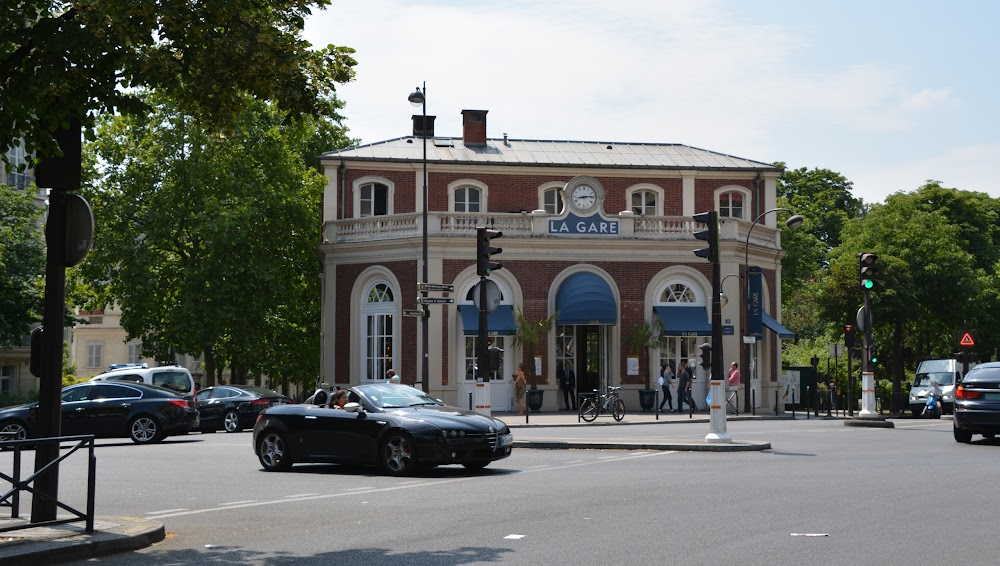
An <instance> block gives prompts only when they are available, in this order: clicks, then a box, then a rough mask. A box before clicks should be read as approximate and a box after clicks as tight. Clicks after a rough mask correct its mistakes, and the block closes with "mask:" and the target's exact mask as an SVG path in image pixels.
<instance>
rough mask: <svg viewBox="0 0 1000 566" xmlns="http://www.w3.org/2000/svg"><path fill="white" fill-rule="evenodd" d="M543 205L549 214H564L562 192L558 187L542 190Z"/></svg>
mask: <svg viewBox="0 0 1000 566" xmlns="http://www.w3.org/2000/svg"><path fill="white" fill-rule="evenodd" d="M542 201H543V204H542V207H543V209H544V210H545V212H547V213H549V214H562V211H563V200H562V193H561V192H560V191H559V189H558V188H551V189H545V190H544V191H543V192H542Z"/></svg>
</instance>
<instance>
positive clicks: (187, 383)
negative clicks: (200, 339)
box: [90, 364, 197, 395]
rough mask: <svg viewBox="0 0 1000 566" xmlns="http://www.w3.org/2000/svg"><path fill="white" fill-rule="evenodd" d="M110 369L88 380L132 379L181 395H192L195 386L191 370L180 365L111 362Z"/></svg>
mask: <svg viewBox="0 0 1000 566" xmlns="http://www.w3.org/2000/svg"><path fill="white" fill-rule="evenodd" d="M111 367H112V368H114V369H110V370H108V371H106V372H104V373H102V374H100V375H95V376H94V377H92V378H90V381H134V382H136V383H146V384H149V385H159V386H160V387H165V388H167V389H172V390H174V391H176V392H178V393H181V394H183V395H194V394H195V391H196V390H197V387H196V386H195V383H194V377H192V376H191V372H189V371H188V370H187V368H185V367H181V366H160V367H155V368H151V367H146V364H112V366H111Z"/></svg>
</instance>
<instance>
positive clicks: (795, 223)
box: [743, 208, 805, 414]
mask: <svg viewBox="0 0 1000 566" xmlns="http://www.w3.org/2000/svg"><path fill="white" fill-rule="evenodd" d="M778 211H784V212H788V213H791V212H792V211H791V210H789V209H787V208H772V209H771V210H765V211H764V212H762V213H760V215H759V216H757V218H754V221H753V224H751V225H750V229H749V230H747V241H746V245H745V246H744V249H745V253H744V256H743V268H744V270H745V272H744V274H743V291H744V293H745V296H744V304H745V305H746V311H745V312H744V313H743V338H744V340H743V341H744V344H743V373H744V374H745V375H746V379H745V381H744V384H743V396H744V398H743V412H745V413H747V414H750V412H751V411H752V410H753V407H752V406H751V403H752V400H751V399H750V378H751V377H752V375H753V372H751V371H750V343H749V342H747V341H746V338H747V334H749V332H750V234H751V233H752V232H753V229H754V228H755V227H756V226H757V223H758V222H760V220H761V218H764V217H765V216H767V215H768V214H770V213H772V212H778ZM804 221H805V218H803V217H802V216H800V215H798V214H792V216H789V217H788V220H786V221H785V226H788V227H789V228H790V229H793V230H794V229H795V228H798V227H799V226H801V225H802V223H803V222H804ZM775 409H777V407H775Z"/></svg>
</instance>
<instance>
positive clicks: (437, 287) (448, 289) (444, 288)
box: [417, 283, 455, 293]
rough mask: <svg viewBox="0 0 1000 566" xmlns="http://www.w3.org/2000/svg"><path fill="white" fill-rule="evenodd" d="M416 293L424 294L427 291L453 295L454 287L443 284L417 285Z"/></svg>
mask: <svg viewBox="0 0 1000 566" xmlns="http://www.w3.org/2000/svg"><path fill="white" fill-rule="evenodd" d="M417 291H420V292H421V293H425V292H428V291H436V292H443V293H454V292H455V286H454V285H445V284H444V283H417Z"/></svg>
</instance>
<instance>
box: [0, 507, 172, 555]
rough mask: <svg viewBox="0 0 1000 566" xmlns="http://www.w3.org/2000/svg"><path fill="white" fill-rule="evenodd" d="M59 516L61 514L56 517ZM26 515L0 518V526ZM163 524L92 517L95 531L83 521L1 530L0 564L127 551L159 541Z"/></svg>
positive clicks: (24, 520)
mask: <svg viewBox="0 0 1000 566" xmlns="http://www.w3.org/2000/svg"><path fill="white" fill-rule="evenodd" d="M59 518H60V519H62V518H63V517H59ZM28 523H29V520H28V518H20V519H10V518H7V519H0V528H5V527H11V526H15V525H22V524H28ZM165 536H166V531H164V529H163V524H162V523H160V522H157V521H150V520H147V519H138V518H135V517H95V518H94V532H92V533H89V534H88V533H87V532H86V531H85V530H84V524H83V522H79V523H69V524H65V525H56V526H53V527H32V528H29V529H22V530H18V531H8V532H4V533H0V564H4V565H5V566H8V565H10V566H14V565H16V566H20V565H22V564H23V565H32V566H39V565H42V564H46V565H47V564H57V563H60V562H70V561H73V560H88V559H90V558H96V557H98V556H104V555H107V554H115V553H118V552H128V551H131V550H138V549H140V548H145V547H147V546H149V545H151V544H153V543H157V542H160V541H161V540H163V539H164V537H165Z"/></svg>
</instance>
